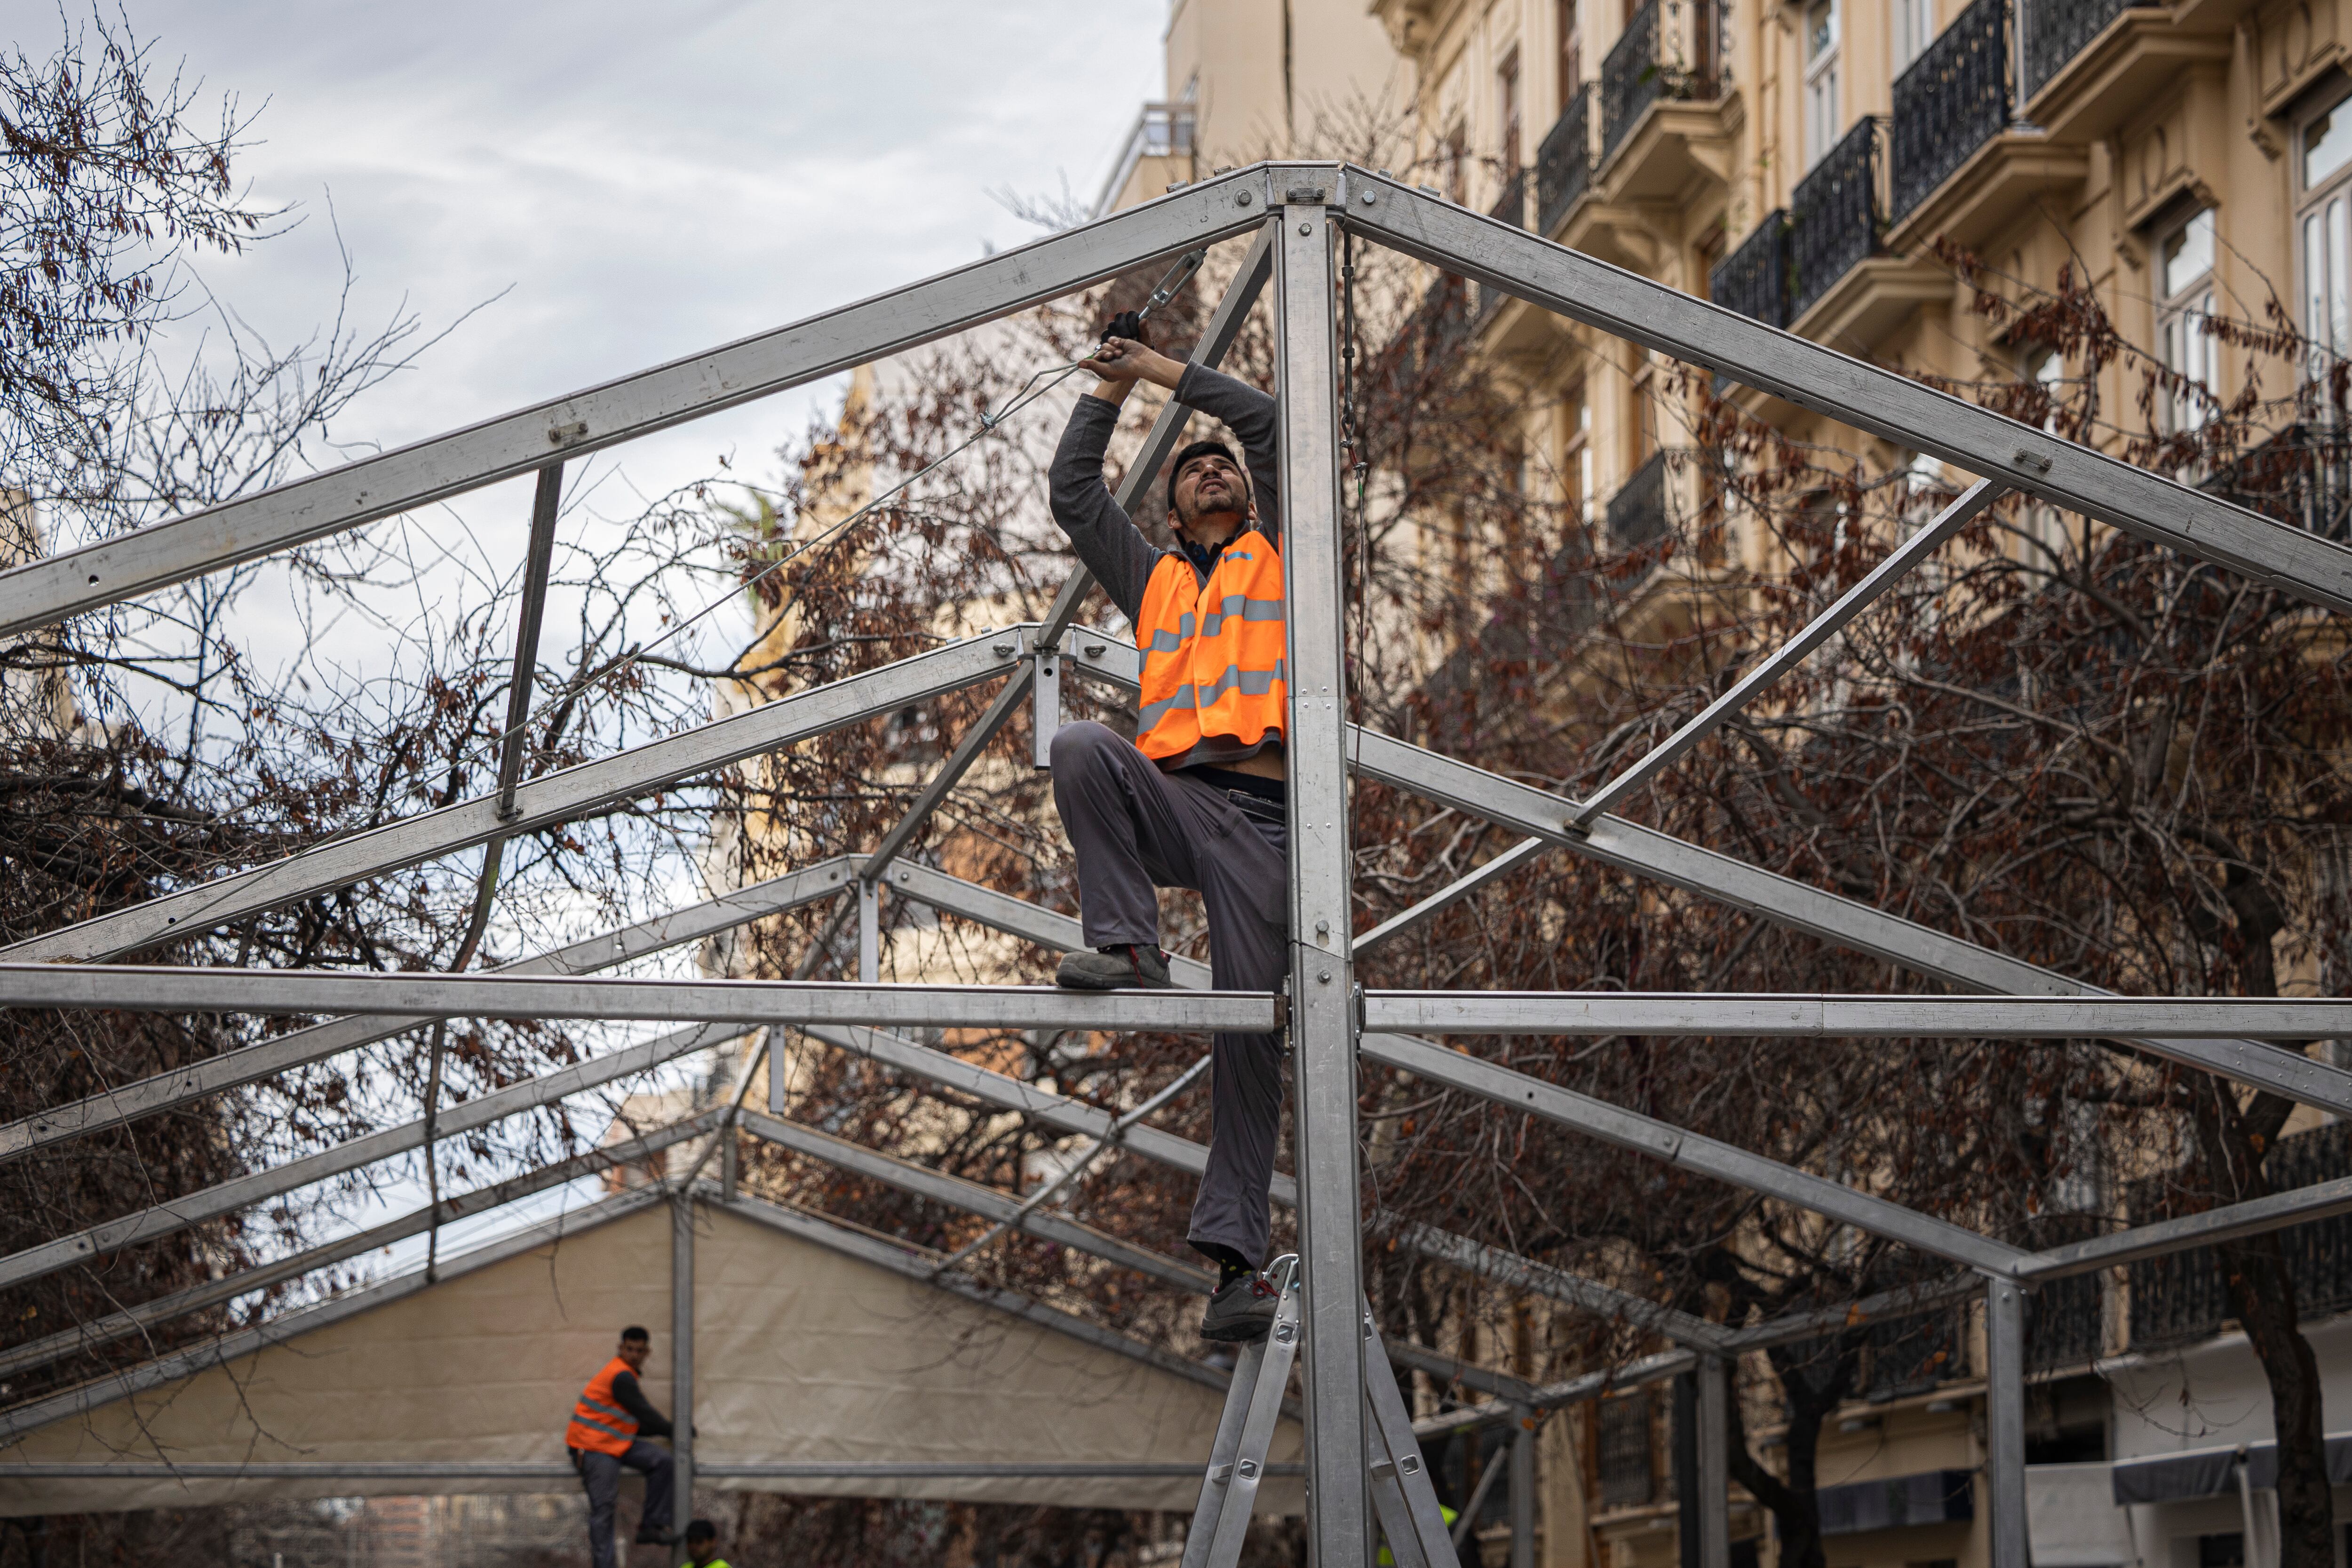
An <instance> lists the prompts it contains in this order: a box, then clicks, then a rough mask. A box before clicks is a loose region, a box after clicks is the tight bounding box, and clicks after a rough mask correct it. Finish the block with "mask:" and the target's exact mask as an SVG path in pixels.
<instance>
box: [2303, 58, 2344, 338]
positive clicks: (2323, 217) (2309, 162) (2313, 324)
mask: <svg viewBox="0 0 2352 1568" xmlns="http://www.w3.org/2000/svg"><path fill="white" fill-rule="evenodd" d="M2302 152H2303V191H2304V199H2303V211H2302V224H2303V258H2302V259H2303V330H2304V331H2305V333H2306V334H2308V335H2309V336H2310V338H2311V360H2312V364H2311V374H2312V375H2313V376H2314V377H2318V376H2321V375H2325V374H2326V373H2327V369H2328V365H2329V363H2330V362H2331V361H2333V360H2335V359H2339V358H2342V357H2344V356H2345V355H2347V354H2352V281H2347V274H2346V258H2347V254H2352V99H2347V100H2345V101H2343V102H2341V103H2338V104H2337V105H2336V107H2335V108H2333V109H2331V110H2328V111H2327V112H2326V113H2325V114H2323V115H2321V116H2320V117H2319V118H2318V119H2316V120H2314V121H2311V122H2310V123H2309V124H2308V125H2305V127H2304V128H2303V149H2302Z"/></svg>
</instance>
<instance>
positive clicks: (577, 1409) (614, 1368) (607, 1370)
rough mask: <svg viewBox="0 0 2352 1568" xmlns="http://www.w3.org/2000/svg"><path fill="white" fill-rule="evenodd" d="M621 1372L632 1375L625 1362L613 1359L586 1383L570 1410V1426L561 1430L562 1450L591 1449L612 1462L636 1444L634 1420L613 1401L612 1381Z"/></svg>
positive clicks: (619, 1403)
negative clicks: (613, 1457) (611, 1458)
mask: <svg viewBox="0 0 2352 1568" xmlns="http://www.w3.org/2000/svg"><path fill="white" fill-rule="evenodd" d="M625 1372H627V1373H630V1374H631V1375H632V1376H634V1375H635V1373H634V1372H633V1371H632V1369H631V1368H630V1366H629V1363H627V1362H625V1361H623V1360H622V1359H621V1358H620V1357H619V1356H614V1358H613V1359H612V1360H611V1361H608V1362H606V1363H604V1370H603V1371H602V1372H599V1373H597V1374H596V1375H595V1376H593V1377H592V1378H590V1379H589V1380H588V1386H587V1387H585V1388H583V1389H582V1390H581V1391H580V1399H579V1402H578V1403H577V1404H575V1405H572V1425H570V1426H566V1427H565V1428H564V1429H563V1446H564V1447H567V1448H593V1450H595V1451H596V1452H597V1453H599V1454H611V1455H614V1456H615V1457H616V1458H617V1457H618V1456H620V1455H622V1454H625V1453H627V1452H628V1451H629V1445H630V1444H631V1443H634V1442H635V1441H636V1440H637V1418H636V1417H635V1416H634V1415H630V1414H629V1413H628V1412H627V1411H625V1410H624V1409H622V1408H621V1402H620V1401H619V1400H617V1399H615V1398H614V1397H613V1380H614V1378H615V1377H618V1376H619V1375H620V1374H621V1373H625Z"/></svg>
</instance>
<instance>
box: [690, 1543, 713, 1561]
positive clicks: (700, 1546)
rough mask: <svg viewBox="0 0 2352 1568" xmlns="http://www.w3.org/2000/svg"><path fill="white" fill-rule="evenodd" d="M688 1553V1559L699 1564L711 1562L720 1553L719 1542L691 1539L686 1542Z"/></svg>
mask: <svg viewBox="0 0 2352 1568" xmlns="http://www.w3.org/2000/svg"><path fill="white" fill-rule="evenodd" d="M686 1554H687V1557H688V1561H690V1562H692V1563H697V1564H701V1563H709V1562H710V1561H711V1560H712V1559H713V1558H715V1557H717V1556H718V1555H719V1542H715V1541H689V1542H687V1543H686Z"/></svg>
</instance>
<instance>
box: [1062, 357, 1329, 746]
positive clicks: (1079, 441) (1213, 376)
mask: <svg viewBox="0 0 2352 1568" xmlns="http://www.w3.org/2000/svg"><path fill="white" fill-rule="evenodd" d="M1176 400H1177V401H1178V402H1179V403H1181V404H1183V405H1185V406H1186V407H1188V408H1196V409H1198V410H1200V411H1201V412H1202V413H1203V414H1206V415H1208V416H1210V417H1211V418H1213V419H1222V420H1223V421H1224V422H1225V424H1226V426H1228V427H1229V428H1230V429H1231V430H1232V431H1233V433H1234V435H1235V436H1237V437H1240V438H1241V443H1242V460H1243V462H1244V464H1246V465H1247V467H1248V468H1249V479H1250V497H1251V499H1252V500H1255V502H1256V503H1257V528H1258V531H1260V532H1262V533H1264V534H1265V536H1266V537H1267V538H1268V539H1270V540H1272V541H1274V542H1275V543H1276V544H1277V545H1279V544H1280V543H1281V542H1282V497H1281V489H1280V479H1279V477H1278V475H1277V471H1276V468H1275V435H1276V428H1275V408H1274V399H1273V398H1271V397H1268V396H1267V395H1265V393H1263V392H1260V391H1259V390H1258V389H1257V388H1256V387H1254V386H1251V385H1248V384H1245V383H1243V382H1238V381H1235V380H1234V378H1233V377H1232V376H1230V375H1226V374H1223V372H1220V371H1213V370H1211V369H1209V368H1208V367H1207V366H1205V365H1197V364H1195V365H1187V366H1186V367H1185V369H1184V374H1183V378H1182V379H1181V380H1180V381H1178V382H1177V384H1176ZM1118 413H1119V411H1118V405H1117V404H1115V403H1112V402H1110V401H1108V399H1105V398H1100V397H1081V398H1079V399H1078V405H1077V407H1076V408H1075V409H1073V410H1072V411H1071V414H1070V424H1069V427H1068V428H1067V429H1066V430H1064V431H1063V432H1062V444H1061V445H1060V446H1059V447H1056V448H1055V452H1054V467H1053V468H1052V470H1051V472H1050V473H1049V474H1048V475H1047V476H1046V488H1047V490H1048V492H1049V493H1050V495H1051V497H1052V500H1053V507H1054V521H1055V522H1056V523H1059V524H1060V525H1061V529H1062V531H1063V532H1064V533H1066V534H1068V535H1069V536H1070V547H1071V548H1072V549H1073V550H1076V552H1077V553H1078V559H1079V560H1080V561H1083V562H1085V563H1086V564H1087V570H1088V571H1090V572H1092V573H1093V574H1095V577H1096V580H1097V581H1098V582H1100V583H1101V584H1102V585H1103V592H1105V593H1107V594H1108V595H1110V602H1111V603H1112V604H1114V605H1118V607H1119V609H1120V610H1121V611H1123V612H1125V614H1126V616H1127V618H1128V619H1129V621H1133V620H1136V619H1138V618H1139V616H1141V615H1142V614H1143V586H1144V584H1146V583H1149V582H1150V580H1151V572H1152V568H1154V567H1155V566H1157V565H1159V564H1160V557H1161V556H1163V555H1173V556H1175V557H1176V558H1177V559H1178V560H1180V561H1182V560H1186V559H1187V558H1186V557H1185V555H1184V553H1183V552H1181V551H1179V550H1164V549H1161V548H1160V546H1158V545H1155V544H1153V543H1152V542H1150V540H1148V539H1146V538H1144V537H1143V531H1142V530H1141V529H1139V528H1138V527H1136V526H1135V520H1134V519H1132V518H1130V517H1129V516H1128V515H1127V513H1126V512H1125V511H1123V510H1120V509H1119V504H1118V500H1116V499H1115V498H1114V497H1113V496H1112V495H1111V493H1110V487H1109V486H1108V485H1106V484H1104V483H1103V454H1104V453H1105V452H1107V451H1108V450H1109V449H1110V438H1111V434H1112V432H1114V431H1116V430H1117V429H1118ZM1192 571H1193V574H1194V576H1195V577H1197V578H1199V580H1200V581H1201V582H1202V584H1206V583H1207V582H1208V579H1207V577H1205V576H1203V575H1202V574H1201V569H1200V568H1199V567H1198V566H1197V565H1196V566H1194V567H1193V568H1192ZM1202 760H1204V761H1205V760H1206V759H1202Z"/></svg>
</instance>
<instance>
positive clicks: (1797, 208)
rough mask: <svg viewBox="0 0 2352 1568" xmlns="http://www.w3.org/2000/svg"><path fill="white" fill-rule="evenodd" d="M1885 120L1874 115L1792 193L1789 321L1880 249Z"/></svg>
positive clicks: (1839, 143)
mask: <svg viewBox="0 0 2352 1568" xmlns="http://www.w3.org/2000/svg"><path fill="white" fill-rule="evenodd" d="M1878 139H1879V122H1878V121H1877V120H1875V119H1874V118H1872V117H1870V116H1868V115H1865V116H1864V117H1863V119H1862V121H1860V122H1859V123H1858V124H1856V125H1855V126H1854V128H1853V130H1851V131H1849V132H1846V133H1845V136H1844V139H1843V140H1842V141H1840V142H1838V144H1837V145H1836V146H1834V147H1832V148H1831V149H1830V151H1829V154H1828V155H1827V156H1826V157H1824V158H1823V159H1822V161H1821V162H1820V163H1816V164H1814V165H1813V172H1812V173H1811V174H1807V175H1806V176H1805V177H1804V178H1803V179H1801V180H1800V181H1798V182H1797V188H1796V189H1795V190H1794V191H1791V192H1790V194H1789V239H1788V244H1789V276H1790V299H1789V320H1790V321H1795V320H1797V319H1798V318H1799V317H1801V316H1802V315H1803V314H1804V313H1805V311H1806V310H1809V309H1810V308H1811V306H1812V303H1813V301H1814V300H1818V299H1820V298H1821V297H1822V295H1824V294H1826V293H1828V292H1829V291H1830V289H1831V287H1832V285H1834V284H1835V283H1836V282H1837V280H1838V279H1841V278H1843V277H1844V276H1845V275H1846V274H1847V273H1848V272H1850V271H1852V270H1853V267H1854V264H1855V263H1857V262H1859V261H1861V260H1862V259H1863V258H1864V257H1866V256H1868V255H1870V254H1871V253H1872V252H1874V251H1875V250H1876V249H1877V248H1878V237H1879V234H1880V232H1881V230H1882V229H1883V228H1884V226H1885V225H1884V223H1883V222H1882V220H1881V217H1880V213H1881V210H1882V209H1881V208H1880V205H1879V200H1878V165H1879V150H1878Z"/></svg>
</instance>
